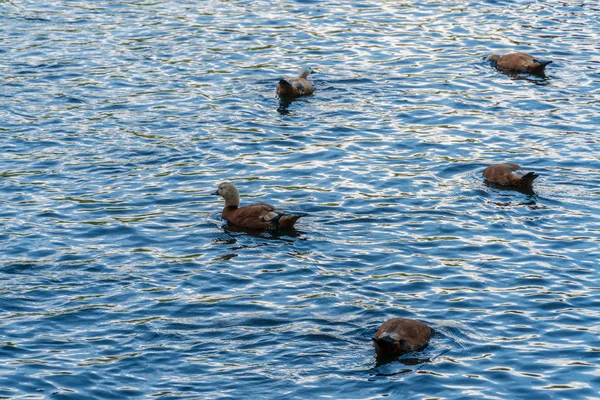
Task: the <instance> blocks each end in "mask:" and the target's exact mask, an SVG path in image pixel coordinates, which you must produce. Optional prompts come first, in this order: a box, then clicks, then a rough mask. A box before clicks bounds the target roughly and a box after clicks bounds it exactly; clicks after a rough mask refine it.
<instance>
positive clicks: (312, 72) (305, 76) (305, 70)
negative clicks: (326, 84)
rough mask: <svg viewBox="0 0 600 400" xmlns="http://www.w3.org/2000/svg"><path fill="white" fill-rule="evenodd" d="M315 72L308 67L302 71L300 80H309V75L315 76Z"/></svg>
mask: <svg viewBox="0 0 600 400" xmlns="http://www.w3.org/2000/svg"><path fill="white" fill-rule="evenodd" d="M314 73H315V71H313V69H312V68H311V67H309V66H306V67H304V68H302V69H301V70H300V78H307V77H308V76H309V75H312V74H314Z"/></svg>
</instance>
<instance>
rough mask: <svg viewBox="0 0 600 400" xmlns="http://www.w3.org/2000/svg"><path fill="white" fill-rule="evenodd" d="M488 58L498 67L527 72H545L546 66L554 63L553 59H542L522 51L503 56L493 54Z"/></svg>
mask: <svg viewBox="0 0 600 400" xmlns="http://www.w3.org/2000/svg"><path fill="white" fill-rule="evenodd" d="M487 59H488V60H489V61H491V62H492V63H493V64H494V65H495V66H496V68H498V69H501V70H504V71H511V72H522V73H526V74H543V73H544V70H545V69H546V66H547V65H548V64H550V63H552V61H542V60H540V59H538V58H535V57H534V56H532V55H531V54H527V53H520V52H519V53H510V54H505V55H503V56H499V55H497V54H493V55H491V56H489V57H488V58H487Z"/></svg>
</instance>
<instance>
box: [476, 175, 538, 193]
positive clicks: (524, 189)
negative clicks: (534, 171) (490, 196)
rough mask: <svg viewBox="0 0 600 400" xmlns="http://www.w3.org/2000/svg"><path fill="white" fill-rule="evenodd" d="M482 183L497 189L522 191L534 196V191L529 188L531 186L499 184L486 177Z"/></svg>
mask: <svg viewBox="0 0 600 400" xmlns="http://www.w3.org/2000/svg"><path fill="white" fill-rule="evenodd" d="M484 184H485V185H486V186H488V187H491V188H494V189H498V190H503V191H511V192H519V193H523V194H525V195H528V196H531V197H533V196H535V192H534V191H533V188H531V187H520V186H508V185H500V184H498V183H495V182H490V181H488V180H487V179H486V180H485V181H484Z"/></svg>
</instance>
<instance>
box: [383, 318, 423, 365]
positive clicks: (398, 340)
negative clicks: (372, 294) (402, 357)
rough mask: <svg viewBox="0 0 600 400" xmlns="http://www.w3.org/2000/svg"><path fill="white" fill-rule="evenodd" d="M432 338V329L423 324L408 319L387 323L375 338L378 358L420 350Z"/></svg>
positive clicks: (395, 319) (391, 320)
mask: <svg viewBox="0 0 600 400" xmlns="http://www.w3.org/2000/svg"><path fill="white" fill-rule="evenodd" d="M430 338H431V328H430V327H428V326H427V325H425V324H424V323H423V322H420V321H417V320H414V319H408V318H392V319H390V320H387V321H385V322H384V323H383V324H382V325H381V326H380V327H379V330H378V331H377V333H375V336H374V337H373V346H374V347H375V352H376V353H377V355H378V356H391V355H399V354H402V353H406V352H408V351H415V350H420V349H421V348H423V347H424V346H425V345H426V344H427V342H428V341H429V339H430Z"/></svg>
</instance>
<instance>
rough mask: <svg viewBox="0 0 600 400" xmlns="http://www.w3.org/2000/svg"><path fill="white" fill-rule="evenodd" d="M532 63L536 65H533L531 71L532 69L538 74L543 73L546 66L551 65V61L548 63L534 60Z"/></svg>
mask: <svg viewBox="0 0 600 400" xmlns="http://www.w3.org/2000/svg"><path fill="white" fill-rule="evenodd" d="M534 61H535V62H536V63H537V65H535V68H532V69H533V72H538V73H541V72H544V70H545V69H546V65H548V64H552V60H549V61H543V60H534Z"/></svg>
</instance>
